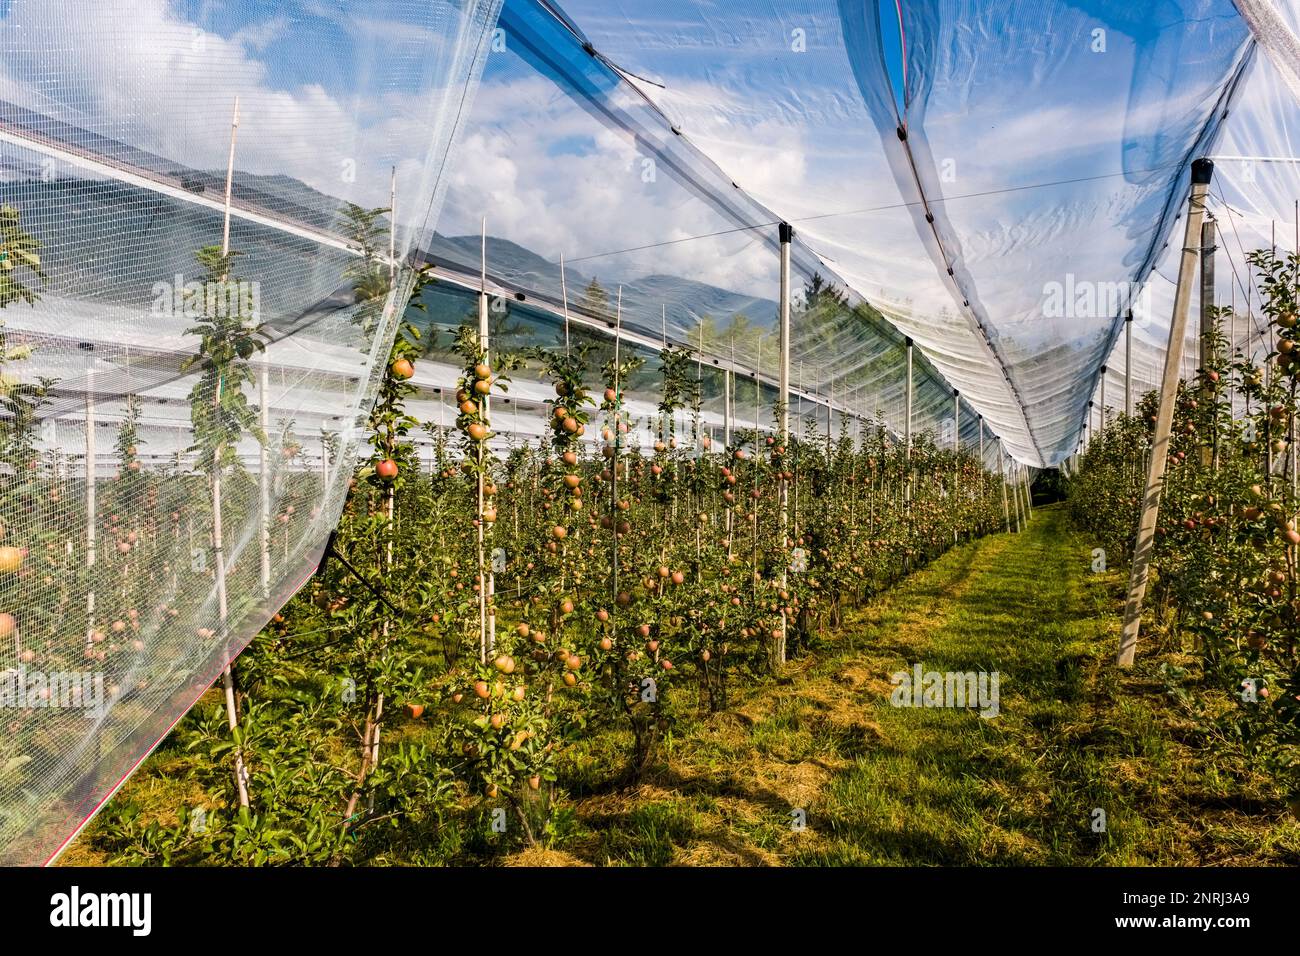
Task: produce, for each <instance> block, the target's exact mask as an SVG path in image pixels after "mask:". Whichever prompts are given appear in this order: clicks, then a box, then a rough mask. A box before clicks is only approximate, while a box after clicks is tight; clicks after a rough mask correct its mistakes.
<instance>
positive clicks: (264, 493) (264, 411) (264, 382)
mask: <svg viewBox="0 0 1300 956" xmlns="http://www.w3.org/2000/svg"><path fill="white" fill-rule="evenodd" d="M269 363H270V360H269V359H268V358H267V355H266V353H265V352H263V353H262V357H261V360H260V361H259V362H258V365H259V366H260V368H258V370H257V371H258V377H257V391H258V395H257V404H258V405H259V406H260V407H259V409H258V419H259V421H260V423H261V426H262V441H260V442H258V447H257V467H258V483H257V490H258V506H259V507H258V510H259V511H260V513H261V517H262V522H261V528H260V529H259V530H260V533H259V535H258V537H259V538H260V541H261V546H262V564H261V582H262V597H263V598H269V597H270V596H271V476H270V475H269V474H268V473H267V472H268V470H269V464H270V460H269V456H268V455H267V453H266V443H267V441H269V440H270V439H269V436H270V433H271V409H270V405H271V399H270V392H271V384H270V379H271V369H270V364H269Z"/></svg>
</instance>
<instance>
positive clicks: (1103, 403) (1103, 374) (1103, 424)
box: [1097, 365, 1106, 435]
mask: <svg viewBox="0 0 1300 956" xmlns="http://www.w3.org/2000/svg"><path fill="white" fill-rule="evenodd" d="M1105 430H1106V366H1104V365H1103V366H1102V367H1101V418H1100V419H1099V420H1098V421H1097V434H1098V435H1100V434H1101V433H1102V432H1104V431H1105Z"/></svg>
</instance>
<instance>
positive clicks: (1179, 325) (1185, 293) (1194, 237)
mask: <svg viewBox="0 0 1300 956" xmlns="http://www.w3.org/2000/svg"><path fill="white" fill-rule="evenodd" d="M1213 175H1214V163H1212V162H1211V161H1210V160H1208V159H1198V160H1197V161H1196V162H1194V163H1193V164H1192V188H1191V195H1190V196H1189V197H1188V204H1187V227H1186V232H1185V234H1184V236H1183V251H1182V256H1181V258H1180V261H1179V265H1178V288H1177V291H1176V293H1175V295H1174V314H1173V316H1172V317H1171V319H1170V322H1169V345H1168V347H1167V348H1166V350H1165V368H1164V375H1163V377H1162V379H1161V382H1160V410H1159V412H1158V413H1157V414H1156V428H1155V436H1154V438H1153V439H1152V443H1151V453H1150V459H1149V460H1148V462H1147V479H1146V492H1145V494H1144V495H1143V498H1142V518H1141V521H1140V523H1139V524H1138V535H1137V544H1136V545H1135V546H1134V548H1133V566H1132V570H1131V572H1130V575H1129V589H1128V603H1127V604H1126V606H1125V608H1124V628H1123V631H1122V633H1121V635H1120V642H1119V654H1118V656H1117V658H1116V660H1117V663H1118V664H1119V665H1120V666H1121V667H1131V666H1132V665H1133V658H1134V655H1135V654H1136V652H1137V641H1138V633H1139V631H1140V630H1141V627H1142V601H1143V599H1144V598H1145V597H1146V590H1147V579H1148V576H1149V574H1150V569H1151V550H1152V546H1153V545H1154V543H1155V532H1156V521H1157V520H1158V519H1159V517H1160V493H1161V490H1162V488H1163V486H1164V478H1165V468H1166V466H1167V465H1168V462H1169V433H1170V430H1171V427H1172V425H1173V420H1174V402H1175V399H1176V397H1177V393H1178V372H1179V367H1180V365H1181V363H1182V358H1183V341H1184V339H1185V338H1186V332H1187V311H1188V307H1189V306H1190V304H1191V294H1192V280H1193V278H1194V276H1195V272H1196V258H1197V255H1196V254H1197V251H1198V250H1197V245H1196V244H1197V243H1198V242H1199V240H1200V229H1201V221H1202V219H1203V218H1204V215H1205V196H1206V194H1207V193H1208V191H1209V188H1210V179H1211V178H1212V177H1213Z"/></svg>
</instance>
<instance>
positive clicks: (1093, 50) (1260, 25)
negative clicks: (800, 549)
mask: <svg viewBox="0 0 1300 956" xmlns="http://www.w3.org/2000/svg"><path fill="white" fill-rule="evenodd" d="M1241 7H1242V9H1239V8H1238V5H1236V4H1234V3H1233V2H1232V0H1178V2H1165V3H1161V4H1158V5H1156V6H1155V7H1150V6H1149V5H1134V4H1130V3H1124V2H1104V0H1096V2H1085V3H1069V4H1067V3H1060V2H1047V3H1007V2H993V3H990V2H985V0H981V2H978V3H977V2H967V3H960V2H934V0H927V2H903V3H894V2H879V3H877V2H861V0H859V2H847V0H844V2H830V0H825V2H821V0H801V2H769V3H762V4H758V3H751V2H741V0H736V2H719V3H710V4H699V3H693V2H689V0H665V2H662V3H654V4H648V3H643V2H637V0H614V2H605V0H601V2H595V0H570V2H566V3H564V4H563V9H561V7H560V5H559V4H557V3H551V2H541V0H532V2H528V0H512V2H507V3H506V4H505V6H504V9H503V11H502V15H501V21H500V25H501V27H502V30H501V33H502V37H501V42H500V44H499V46H498V48H496V49H494V53H493V56H492V57H491V58H490V61H489V65H488V69H487V74H486V77H485V84H484V89H483V95H482V96H481V98H480V100H479V102H478V104H477V105H476V109H475V114H474V117H473V120H472V123H471V125H472V132H471V135H470V136H469V137H468V138H467V141H466V145H467V153H472V155H473V156H474V157H475V159H474V162H473V165H472V168H470V167H469V166H458V168H457V169H458V171H457V178H456V180H455V183H454V184H453V189H452V195H451V200H450V202H449V204H448V209H447V218H446V219H445V220H444V222H443V224H442V227H441V231H442V232H443V233H444V235H445V236H447V237H449V242H450V243H451V244H452V245H458V246H459V249H460V250H461V251H462V252H466V253H468V255H467V256H466V258H465V259H464V260H463V261H461V262H460V265H461V266H463V267H464V268H466V269H467V270H470V271H476V270H477V268H478V262H477V259H478V252H479V250H478V245H477V242H475V241H468V240H469V239H470V237H472V236H474V235H477V233H478V231H479V220H480V217H482V216H486V217H487V219H488V235H489V237H491V238H492V240H500V246H499V248H496V247H495V246H496V243H495V242H490V244H489V249H488V255H487V265H488V269H489V272H490V274H491V275H492V276H493V277H494V278H497V279H498V280H499V281H500V282H501V283H502V285H504V286H506V287H508V288H510V289H515V290H523V291H526V292H528V293H529V294H531V295H538V296H541V297H543V298H545V299H547V300H548V301H555V300H558V298H559V297H560V295H561V294H562V291H563V290H561V288H560V287H561V285H562V282H561V275H560V269H559V262H560V258H561V256H564V257H566V258H567V265H568V270H567V271H568V274H567V275H566V276H565V277H564V278H565V279H567V282H565V283H563V284H565V285H567V287H568V289H567V292H568V295H567V299H568V302H569V304H570V306H571V307H572V306H573V305H574V304H575V303H577V302H579V301H580V300H581V298H582V296H583V292H584V290H585V289H586V287H587V285H588V284H589V283H590V282H591V281H592V279H593V278H595V279H598V280H599V284H600V286H601V290H602V291H603V292H605V293H611V294H612V291H613V289H614V287H615V286H618V285H621V286H623V288H624V297H625V299H624V317H625V320H626V321H627V322H628V323H629V324H631V325H632V326H633V327H635V328H640V329H644V330H645V331H646V332H648V333H650V334H655V333H659V332H661V331H663V330H665V329H666V333H667V336H668V337H669V338H673V337H674V336H675V337H676V338H677V340H678V341H683V342H702V348H703V350H704V352H705V354H706V356H707V355H710V354H712V355H714V356H720V357H722V358H724V359H725V358H728V357H729V356H730V342H729V336H728V334H727V333H728V332H729V331H730V326H731V321H732V320H731V318H730V317H729V315H728V314H730V316H734V315H736V314H740V315H743V316H744V317H745V318H746V319H747V320H749V321H750V323H752V324H757V325H759V326H761V327H764V328H770V327H771V324H772V322H773V316H774V314H775V311H776V310H775V305H774V304H773V303H772V301H771V299H772V295H773V291H774V290H775V289H776V288H777V283H776V279H775V275H774V270H775V263H776V257H777V224H778V223H779V222H782V221H784V222H789V223H791V224H793V226H794V228H795V231H796V238H795V244H794V254H793V255H794V268H795V273H796V281H795V282H794V284H793V285H794V288H793V289H792V299H793V302H792V305H793V307H794V309H795V312H796V314H795V317H794V329H793V341H792V345H791V359H792V363H793V366H794V368H795V369H796V372H795V373H794V374H795V378H796V384H799V383H798V382H797V377H798V376H797V369H798V367H799V365H800V362H801V361H802V362H803V365H804V369H805V373H807V374H806V375H805V379H804V381H803V383H802V385H803V387H805V388H807V387H808V386H809V385H810V384H811V386H812V388H813V390H814V391H817V392H819V393H820V394H821V395H822V397H823V400H824V401H827V402H828V403H830V404H832V405H835V404H838V403H839V399H837V398H835V397H834V395H832V394H831V392H830V390H829V389H828V388H827V384H828V383H831V382H839V383H843V384H844V385H845V388H844V391H843V392H842V393H840V394H841V395H842V398H843V400H844V404H845V409H844V411H845V413H847V414H852V415H863V416H870V417H873V418H881V419H884V420H885V421H886V423H887V424H889V425H890V426H891V428H893V429H895V430H901V429H900V428H899V426H900V425H901V424H902V422H901V418H900V417H899V413H900V412H901V411H902V408H901V403H900V402H898V401H896V399H897V398H898V391H897V389H899V387H900V384H901V380H902V372H901V368H902V365H903V363H902V361H901V359H900V355H901V342H900V338H901V336H908V337H910V338H912V339H913V340H915V342H916V344H917V346H918V347H919V349H920V351H921V352H922V353H923V354H924V372H923V373H918V375H919V377H920V378H921V379H924V380H925V381H931V380H933V381H934V382H935V383H936V388H937V390H938V391H939V392H947V394H948V396H949V398H951V393H952V391H953V390H956V391H957V392H959V393H960V398H961V402H960V404H959V405H958V411H957V412H956V414H957V415H959V416H960V417H961V418H963V419H966V418H969V419H972V420H974V419H975V417H976V416H983V421H984V423H986V424H987V426H988V430H989V435H990V437H992V436H993V435H996V436H997V437H998V438H1000V439H1001V440H1002V442H1003V443H1004V445H1005V448H1006V449H1007V450H1008V451H1009V452H1010V453H1011V454H1013V455H1014V456H1015V457H1016V458H1017V459H1018V460H1019V461H1021V462H1023V463H1025V464H1028V465H1030V466H1033V467H1043V466H1052V465H1055V464H1058V463H1060V462H1061V461H1062V460H1064V459H1065V458H1067V457H1068V456H1070V455H1072V454H1073V453H1075V452H1076V451H1077V449H1078V445H1079V441H1080V438H1081V436H1082V435H1083V433H1084V430H1085V428H1086V427H1087V424H1088V421H1089V418H1088V415H1089V412H1090V411H1092V412H1093V414H1094V415H1096V414H1099V412H1100V405H1099V403H1097V400H1098V399H1099V398H1100V395H1099V392H1100V391H1101V389H1102V386H1101V381H1102V379H1103V377H1105V376H1104V375H1103V372H1102V370H1103V368H1105V369H1106V375H1109V376H1112V379H1111V382H1110V386H1111V387H1110V389H1109V391H1108V393H1107V404H1108V405H1111V406H1112V407H1113V406H1114V404H1115V402H1116V401H1122V396H1123V391H1124V389H1123V380H1122V377H1121V379H1120V380H1119V381H1118V388H1116V384H1117V383H1116V381H1115V379H1114V378H1113V376H1114V375H1116V374H1119V375H1120V376H1122V375H1123V349H1124V344H1123V340H1125V334H1124V332H1125V320H1126V318H1127V317H1128V316H1129V315H1130V314H1131V315H1133V317H1134V328H1133V329H1132V338H1133V352H1134V355H1133V359H1132V363H1131V364H1132V380H1133V383H1134V389H1135V390H1138V389H1140V388H1142V387H1143V386H1149V385H1150V384H1152V383H1153V382H1154V380H1155V379H1156V378H1157V376H1158V374H1159V370H1160V368H1161V365H1162V362H1163V351H1164V348H1165V332H1164V329H1167V324H1168V317H1169V311H1170V306H1171V300H1172V281H1171V280H1172V276H1173V271H1176V268H1177V262H1176V260H1175V259H1174V256H1175V255H1176V252H1177V250H1176V249H1171V243H1172V244H1173V245H1175V246H1176V245H1177V244H1178V238H1179V236H1178V226H1179V220H1180V218H1181V216H1182V213H1183V209H1184V207H1185V204H1186V195H1187V189H1188V182H1189V169H1190V164H1191V162H1192V161H1193V160H1194V159H1197V158H1201V157H1205V156H1213V155H1215V153H1216V152H1218V151H1220V150H1221V148H1222V144H1223V143H1224V142H1226V141H1228V140H1235V139H1238V138H1240V139H1245V140H1250V141H1251V142H1252V143H1253V144H1254V145H1255V146H1258V147H1259V148H1260V149H1261V150H1262V151H1263V152H1264V153H1267V154H1269V155H1275V156H1279V157H1283V158H1285V157H1287V156H1289V154H1290V149H1289V147H1288V146H1287V143H1286V132H1285V123H1283V124H1282V126H1280V127H1279V126H1274V125H1270V124H1269V123H1267V122H1266V121H1265V120H1264V118H1265V116H1267V115H1268V114H1269V113H1270V112H1272V111H1275V110H1278V109H1283V110H1285V111H1292V110H1294V107H1295V97H1294V89H1293V88H1292V87H1293V85H1294V77H1295V67H1294V65H1293V64H1292V65H1290V66H1288V65H1287V64H1288V59H1289V57H1288V51H1291V50H1293V48H1294V47H1293V45H1292V44H1293V41H1294V38H1293V36H1291V35H1290V33H1288V27H1287V24H1288V22H1290V21H1293V20H1294V17H1295V10H1294V5H1291V4H1280V3H1257V4H1244V3H1243V4H1242V5H1241ZM1269 46H1272V47H1273V48H1274V49H1275V52H1274V53H1273V54H1271V55H1264V54H1261V50H1265V51H1266V50H1267V49H1268V47H1269ZM1279 64H1281V66H1279ZM1288 82H1289V83H1291V84H1292V87H1289V86H1288ZM1263 141H1267V142H1263ZM1273 147H1276V148H1273ZM1259 165H1261V166H1262V165H1263V164H1259ZM1272 166H1273V167H1276V168H1275V169H1272V170H1270V173H1269V174H1270V175H1271V174H1272V173H1273V172H1276V173H1277V174H1278V176H1277V177H1276V179H1275V181H1276V183H1277V192H1278V194H1277V195H1276V196H1273V197H1270V201H1271V202H1272V203H1273V204H1272V205H1271V206H1269V208H1268V209H1267V210H1261V211H1260V215H1261V217H1263V216H1265V215H1267V216H1268V217H1269V218H1271V219H1277V220H1278V221H1279V222H1294V212H1293V211H1292V208H1291V202H1290V199H1287V200H1286V201H1285V202H1283V199H1284V198H1285V197H1288V196H1290V194H1291V193H1293V192H1295V189H1294V188H1293V186H1292V185H1291V184H1293V183H1294V172H1295V166H1294V163H1293V162H1291V161H1283V162H1281V163H1274V164H1272ZM1238 178H1239V177H1238V176H1237V175H1236V174H1235V173H1229V174H1228V175H1225V176H1223V177H1221V182H1220V188H1221V189H1222V190H1223V192H1224V194H1225V196H1226V195H1227V193H1233V194H1234V196H1235V197H1236V198H1242V197H1241V195H1240V193H1239V192H1238V191H1237V179H1238ZM1258 184H1259V180H1258V179H1256V180H1254V181H1252V187H1251V193H1252V200H1251V201H1252V202H1254V201H1262V198H1261V197H1260V196H1258V195H1257V190H1258V188H1259V185H1258ZM1225 201H1226V202H1228V203H1229V204H1231V202H1232V198H1231V197H1228V198H1226V199H1225ZM460 212H463V213H464V215H463V216H462V215H458V213H460ZM1225 217H1226V209H1225V210H1224V214H1223V215H1220V216H1219V218H1221V219H1223V218H1225ZM457 227H460V228H463V229H464V234H463V235H462V236H460V237H459V239H458V237H457V234H456V233H455V232H454V231H451V230H454V229H456V228H457ZM1256 238H1259V236H1258V235H1257V236H1256ZM441 251H442V253H443V255H444V257H445V258H446V260H447V261H449V262H452V263H454V262H456V259H457V255H456V250H455V249H454V248H450V247H448V248H444V249H443V250H441ZM527 254H531V255H527ZM1242 265H1244V263H1242ZM1170 266H1172V269H1173V271H1171V269H1170ZM471 267H472V268H471ZM814 276H815V277H817V279H819V280H820V281H821V282H822V283H823V284H824V285H825V286H829V287H830V288H831V289H832V290H833V296H832V297H834V298H836V299H837V300H840V301H842V302H843V304H844V307H845V317H844V319H843V321H842V322H837V321H834V320H833V319H830V318H828V317H827V312H828V309H827V307H826V299H827V298H828V297H827V296H816V297H814V298H815V299H816V301H815V302H814V304H813V307H811V308H810V307H808V293H809V290H810V283H811V281H812V279H813V277H814ZM670 279H671V280H676V282H673V281H670ZM688 283H696V284H702V285H704V286H707V291H706V290H705V289H701V288H699V287H698V285H691V286H690V287H689V292H688V291H686V288H685V287H686V286H687V284H688ZM1223 288H1224V291H1225V292H1227V291H1228V286H1227V285H1224V286H1223ZM687 299H689V300H690V301H691V302H692V303H693V305H691V306H687V305H684V304H683V300H687ZM1224 304H1226V300H1225V303H1224ZM1193 307H1194V308H1195V307H1196V303H1195V301H1194V302H1193ZM665 312H666V318H665V315H664V313H665ZM755 313H757V314H755ZM876 319H879V320H882V321H880V322H879V323H877V322H874V321H871V320H876ZM719 329H721V330H722V334H721V335H718V334H717V332H718V331H719ZM701 330H702V331H701ZM900 333H901V336H900ZM701 335H703V338H702V339H701V338H700V336H701ZM891 337H892V339H893V343H894V349H893V351H892V354H891V355H890V356H889V358H888V359H886V360H885V361H883V362H879V363H876V362H874V361H873V358H877V357H880V356H882V355H884V354H885V353H887V352H888V351H889V349H888V343H889V342H890V341H891ZM711 338H712V342H711V341H710V339H711ZM747 344H749V345H751V346H752V343H747ZM1117 348H1118V349H1119V352H1118V353H1117V351H1116V350H1117ZM754 353H755V349H754V348H753V347H750V348H748V349H738V350H737V356H738V361H740V362H742V363H743V364H744V365H745V367H746V369H747V371H748V372H750V373H753V372H754V371H755V370H756V368H757V369H758V371H759V373H760V374H761V367H760V363H759V360H758V358H759V357H758V356H757V355H756V354H754ZM769 357H770V356H769ZM1192 361H1193V363H1194V361H1195V359H1194V357H1193V359H1192ZM860 362H862V363H864V364H859V363H860ZM864 368H865V369H867V370H868V371H867V372H866V374H865V377H866V378H867V379H868V380H869V383H868V384H864V385H863V386H862V387H861V388H860V389H859V388H858V384H859V383H858V381H857V380H856V379H857V376H859V374H860V373H862V372H863V369H864ZM809 369H812V370H814V371H813V372H812V373H808V370H809ZM809 377H811V378H812V381H811V382H809V380H808V379H809ZM921 387H922V389H923V388H924V386H921ZM917 401H918V404H924V402H923V400H922V399H921V398H920V397H919V396H918V399H917ZM1089 402H1094V404H1095V409H1094V406H1090V405H1089ZM948 404H949V405H951V402H949V403H948ZM935 407H936V408H938V407H943V406H942V403H936V405H935ZM953 416H954V412H953V411H952V409H951V408H949V409H948V411H947V413H946V418H947V419H948V420H949V421H951V419H952V418H953ZM928 424H930V423H925V422H917V421H916V420H914V421H913V425H914V427H915V428H917V429H919V430H924V428H925V427H927V425H928ZM959 427H960V428H961V431H962V435H963V438H965V437H966V436H967V434H968V433H969V435H970V437H972V438H974V437H976V435H977V434H978V432H976V431H971V425H970V424H969V423H967V422H964V421H963V422H962V423H960V424H959Z"/></svg>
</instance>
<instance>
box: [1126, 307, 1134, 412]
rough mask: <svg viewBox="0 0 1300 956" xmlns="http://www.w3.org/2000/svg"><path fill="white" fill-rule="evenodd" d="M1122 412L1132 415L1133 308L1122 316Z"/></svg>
mask: <svg viewBox="0 0 1300 956" xmlns="http://www.w3.org/2000/svg"><path fill="white" fill-rule="evenodd" d="M1124 414H1125V415H1127V416H1128V417H1130V418H1131V417H1133V310H1132V309H1129V311H1128V313H1127V314H1126V315H1125V316H1124Z"/></svg>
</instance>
